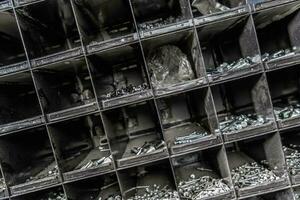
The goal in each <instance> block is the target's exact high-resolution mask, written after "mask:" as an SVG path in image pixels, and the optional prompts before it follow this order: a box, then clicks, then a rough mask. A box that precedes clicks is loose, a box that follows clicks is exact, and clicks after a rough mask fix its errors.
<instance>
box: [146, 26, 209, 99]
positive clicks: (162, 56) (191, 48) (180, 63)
mask: <svg viewBox="0 0 300 200" xmlns="http://www.w3.org/2000/svg"><path fill="white" fill-rule="evenodd" d="M142 46H143V50H144V52H145V57H146V62H147V67H148V70H149V72H150V78H151V83H152V85H153V88H154V90H155V94H156V95H159V96H160V95H166V94H170V93H176V92H181V91H183V90H187V89H191V88H195V87H201V86H202V85H204V84H206V82H207V81H206V78H205V69H204V66H203V63H202V62H201V59H200V57H201V52H200V48H199V45H198V41H197V36H196V33H195V32H194V31H191V30H190V31H183V32H177V33H172V34H169V35H166V36H161V37H157V38H152V39H148V40H145V41H143V42H142Z"/></svg>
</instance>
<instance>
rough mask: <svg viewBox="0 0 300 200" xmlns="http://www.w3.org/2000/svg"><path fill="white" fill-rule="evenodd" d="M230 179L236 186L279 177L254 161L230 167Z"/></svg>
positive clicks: (273, 179)
mask: <svg viewBox="0 0 300 200" xmlns="http://www.w3.org/2000/svg"><path fill="white" fill-rule="evenodd" d="M231 173H232V180H233V182H234V185H235V186H236V187H238V188H244V187H251V186H258V185H260V184H264V183H268V182H269V183H271V182H274V181H276V180H278V179H279V176H277V175H276V174H275V173H274V172H273V171H270V170H268V169H266V168H264V167H263V166H262V165H259V164H258V163H256V162H252V163H246V164H244V165H241V166H239V167H237V168H235V169H232V171H231Z"/></svg>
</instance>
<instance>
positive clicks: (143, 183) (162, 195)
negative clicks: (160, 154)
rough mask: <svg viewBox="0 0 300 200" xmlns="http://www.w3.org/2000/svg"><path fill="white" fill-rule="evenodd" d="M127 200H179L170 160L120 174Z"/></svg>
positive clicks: (134, 168) (126, 170)
mask: <svg viewBox="0 0 300 200" xmlns="http://www.w3.org/2000/svg"><path fill="white" fill-rule="evenodd" d="M118 174H119V178H120V184H121V187H122V191H123V195H124V197H125V199H128V200H134V199H142V198H143V197H144V198H145V197H149V198H152V199H172V200H179V195H178V192H177V191H176V189H175V184H174V177H173V174H172V169H171V166H170V162H169V160H168V159H166V160H163V161H160V162H154V163H151V164H148V165H141V166H138V167H133V168H129V169H125V170H121V171H119V172H118Z"/></svg>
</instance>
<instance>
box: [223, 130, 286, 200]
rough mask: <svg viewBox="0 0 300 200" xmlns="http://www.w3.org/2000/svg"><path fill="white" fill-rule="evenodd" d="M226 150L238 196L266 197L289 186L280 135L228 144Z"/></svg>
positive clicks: (275, 134) (274, 134)
mask: <svg viewBox="0 0 300 200" xmlns="http://www.w3.org/2000/svg"><path fill="white" fill-rule="evenodd" d="M226 150H227V158H228V163H229V168H230V170H231V176H232V181H233V183H234V186H235V188H236V191H237V195H238V196H239V197H248V196H255V195H260V194H265V193H269V192H272V191H277V190H280V189H284V188H286V187H287V186H288V185H289V181H288V176H287V174H286V172H285V168H284V156H283V153H282V149H281V141H280V136H279V134H278V133H273V134H270V135H264V136H260V137H256V138H255V139H248V140H244V141H240V142H237V143H232V144H228V145H226Z"/></svg>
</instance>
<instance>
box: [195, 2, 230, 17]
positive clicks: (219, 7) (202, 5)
mask: <svg viewBox="0 0 300 200" xmlns="http://www.w3.org/2000/svg"><path fill="white" fill-rule="evenodd" d="M192 6H193V7H194V8H196V9H197V10H198V11H199V12H200V13H201V14H202V15H208V14H212V13H216V12H222V11H226V10H230V8H229V7H227V6H225V5H223V4H221V3H219V2H217V1H216V0H194V1H193V2H192Z"/></svg>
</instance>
